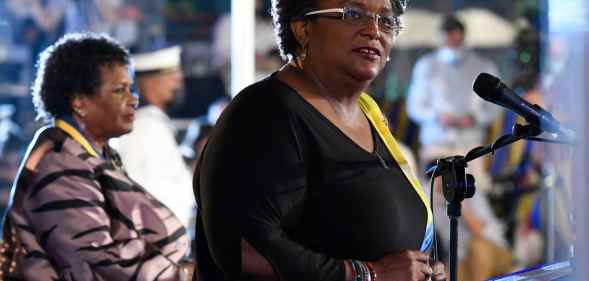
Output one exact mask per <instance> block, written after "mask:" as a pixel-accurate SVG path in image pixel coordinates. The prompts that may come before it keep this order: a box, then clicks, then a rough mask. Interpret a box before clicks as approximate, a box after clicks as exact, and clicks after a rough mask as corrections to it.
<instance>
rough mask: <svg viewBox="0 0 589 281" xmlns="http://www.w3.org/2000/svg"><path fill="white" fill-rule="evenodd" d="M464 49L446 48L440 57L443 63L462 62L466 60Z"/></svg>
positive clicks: (441, 51) (440, 53) (442, 50)
mask: <svg viewBox="0 0 589 281" xmlns="http://www.w3.org/2000/svg"><path fill="white" fill-rule="evenodd" d="M464 53H465V52H464V49H462V48H459V49H453V48H448V47H444V48H442V49H441V50H440V52H439V57H440V59H441V60H442V61H443V62H446V63H450V64H454V63H457V62H460V61H461V60H462V59H463V58H464Z"/></svg>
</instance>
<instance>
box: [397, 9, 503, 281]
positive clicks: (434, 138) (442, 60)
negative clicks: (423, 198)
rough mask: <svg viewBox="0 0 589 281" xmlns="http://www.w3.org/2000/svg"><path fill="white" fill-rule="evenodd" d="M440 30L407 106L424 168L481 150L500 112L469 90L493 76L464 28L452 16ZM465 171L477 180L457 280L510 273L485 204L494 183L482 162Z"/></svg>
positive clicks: (439, 205)
mask: <svg viewBox="0 0 589 281" xmlns="http://www.w3.org/2000/svg"><path fill="white" fill-rule="evenodd" d="M441 30H442V31H443V34H444V39H445V41H444V46H443V47H441V48H440V49H438V50H436V51H435V52H433V53H431V54H427V55H425V56H424V57H422V58H420V59H419V60H418V61H417V63H416V65H415V68H414V70H413V75H412V81H411V84H410V88H409V97H408V101H407V110H408V114H409V116H410V117H411V119H413V120H414V121H416V122H417V123H418V124H419V125H420V128H421V130H420V145H421V148H420V151H419V154H420V155H419V159H420V162H421V163H422V165H426V164H431V163H435V160H436V159H438V158H444V157H449V156H454V155H465V154H466V153H467V152H468V151H469V150H471V149H473V148H475V147H477V146H481V145H484V141H485V137H486V135H487V133H488V128H489V126H490V125H491V123H492V122H493V121H494V120H495V119H496V118H497V117H498V114H499V107H497V106H495V105H493V104H491V103H488V102H486V101H485V100H483V99H481V98H479V97H478V96H477V95H476V94H475V93H474V92H473V91H472V84H473V82H474V80H475V78H476V76H477V75H478V74H479V73H481V72H487V73H490V74H494V75H496V74H497V68H496V67H495V65H494V64H493V63H492V62H490V61H488V60H486V59H484V58H481V57H479V56H478V55H476V54H475V53H474V52H472V51H470V50H468V49H467V48H466V46H464V41H465V36H466V27H465V26H464V24H463V23H462V22H461V21H460V20H458V18H456V17H455V16H448V17H446V18H445V19H444V20H443V23H442V26H441ZM467 172H468V173H471V174H473V175H474V176H475V179H476V188H477V190H476V193H475V196H474V197H473V198H470V199H467V200H465V201H464V202H463V211H462V213H463V215H462V217H461V220H460V227H459V239H460V240H459V248H458V258H459V270H458V271H459V272H458V273H459V279H460V280H472V281H481V280H486V279H487V278H489V277H492V276H494V275H497V274H501V273H505V272H507V271H508V270H510V269H511V268H510V266H511V254H510V252H509V251H508V248H507V247H508V245H507V241H506V239H505V236H504V235H505V233H504V232H505V228H504V225H503V223H502V222H501V221H499V220H498V219H497V218H496V216H495V214H494V213H493V211H492V209H491V207H490V204H489V202H488V199H487V194H488V191H489V190H490V189H491V187H492V183H491V178H490V176H489V173H488V172H487V171H486V170H485V167H484V161H482V160H481V159H477V160H475V161H472V162H470V163H469V165H468V168H467ZM438 181H441V179H438ZM435 190H436V192H435V196H434V197H435V200H434V205H435V206H436V208H435V209H434V214H435V215H436V222H437V223H436V230H437V231H438V233H439V234H440V237H441V239H440V241H442V242H443V243H442V245H443V246H444V248H445V250H446V252H447V251H448V250H449V241H450V240H449V239H450V225H449V220H448V217H447V216H446V211H445V201H444V197H443V194H442V190H441V182H438V185H437V186H436V189H435Z"/></svg>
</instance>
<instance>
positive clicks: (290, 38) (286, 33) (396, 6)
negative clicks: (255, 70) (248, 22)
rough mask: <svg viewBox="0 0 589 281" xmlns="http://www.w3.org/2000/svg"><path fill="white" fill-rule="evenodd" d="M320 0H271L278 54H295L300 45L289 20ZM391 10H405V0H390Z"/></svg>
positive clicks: (396, 11)
mask: <svg viewBox="0 0 589 281" xmlns="http://www.w3.org/2000/svg"><path fill="white" fill-rule="evenodd" d="M317 1H320V0H272V19H273V22H274V33H276V37H277V42H278V47H279V48H280V56H281V57H282V58H283V59H284V60H289V59H291V58H294V57H296V56H297V50H298V49H299V48H301V45H300V44H299V42H298V41H297V39H296V38H295V36H294V33H293V32H292V30H291V29H290V22H291V21H293V20H297V19H302V18H303V17H304V15H305V14H306V13H307V12H310V11H312V10H313V9H315V7H316V3H317ZM390 1H391V5H392V7H393V10H394V11H395V13H397V14H398V15H401V14H403V13H404V12H405V8H406V7H407V0H390Z"/></svg>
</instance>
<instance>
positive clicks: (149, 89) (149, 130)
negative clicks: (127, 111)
mask: <svg viewBox="0 0 589 281" xmlns="http://www.w3.org/2000/svg"><path fill="white" fill-rule="evenodd" d="M180 55H181V48H180V47H179V46H174V47H168V48H163V49H159V50H155V51H152V52H146V53H140V54H135V55H133V62H134V67H135V75H136V81H137V90H138V92H139V95H140V97H141V99H142V101H141V105H140V107H139V109H138V110H137V113H136V118H135V123H134V129H133V131H132V132H131V133H129V134H127V135H124V136H122V137H120V138H119V139H118V140H117V141H116V142H113V145H114V146H115V148H116V149H117V151H118V152H119V154H120V155H121V160H122V161H123V164H124V165H125V168H126V169H127V172H128V173H129V176H130V177H131V178H132V179H134V180H136V181H137V182H139V183H140V184H141V185H142V186H143V187H145V189H147V190H148V191H149V192H150V193H151V194H153V195H154V196H155V197H156V198H157V199H158V200H160V201H161V202H162V203H164V205H166V206H167V207H168V208H170V209H171V210H172V211H173V212H174V214H176V216H177V217H178V218H179V219H180V221H181V222H182V224H184V226H185V227H190V226H191V225H192V222H193V221H194V216H195V211H196V205H195V200H194V195H193V192H192V188H191V186H192V176H191V173H190V171H189V170H188V167H187V166H186V163H185V162H184V159H183V158H182V154H181V153H180V149H179V146H178V143H177V142H176V130H175V128H174V125H173V124H172V120H171V119H170V117H168V115H167V114H166V109H167V106H168V105H169V104H171V103H172V102H173V101H174V98H175V93H176V92H177V91H178V90H179V89H180V88H181V87H182V73H181V70H180Z"/></svg>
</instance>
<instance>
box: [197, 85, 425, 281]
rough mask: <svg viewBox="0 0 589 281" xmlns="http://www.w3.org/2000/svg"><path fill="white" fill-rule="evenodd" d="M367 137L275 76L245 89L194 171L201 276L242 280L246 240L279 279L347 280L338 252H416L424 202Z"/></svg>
mask: <svg viewBox="0 0 589 281" xmlns="http://www.w3.org/2000/svg"><path fill="white" fill-rule="evenodd" d="M372 135H373V139H374V143H375V146H374V147H375V148H374V151H372V152H368V151H366V150H364V149H362V148H361V147H360V146H358V145H357V144H356V143H355V142H353V141H352V140H351V139H350V138H349V137H347V136H346V135H345V134H344V133H343V132H342V131H340V130H339V129H338V128H337V127H336V126H335V125H334V124H333V123H331V122H330V121H329V120H328V119H326V118H325V117H324V116H323V115H322V114H321V113H320V112H318V111H317V110H316V109H315V108H314V107H313V106H312V105H311V104H309V103H308V102H307V101H306V100H304V99H303V98H302V97H301V96H300V95H299V94H298V93H296V91H294V89H292V88H290V87H289V86H288V85H286V84H285V83H283V82H281V81H280V80H278V79H277V78H276V77H275V76H271V77H269V78H267V79H265V80H263V81H261V82H258V83H256V84H254V85H252V86H250V87H248V88H246V89H245V90H243V91H242V92H241V93H240V94H239V95H238V96H237V97H236V98H235V99H234V100H233V102H232V103H231V104H230V105H229V106H228V108H227V109H226V110H225V112H224V113H223V115H222V116H221V118H220V120H219V122H218V123H217V125H216V127H215V129H214V130H213V133H212V135H211V137H210V139H209V143H208V144H207V146H206V149H205V151H204V154H203V156H202V157H203V158H202V159H201V163H200V164H199V168H197V171H196V174H195V194H196V196H197V200H198V203H199V204H198V205H199V207H200V208H201V210H200V212H199V218H198V226H197V228H198V230H197V237H196V239H197V243H198V245H197V263H198V265H199V270H200V272H201V275H202V276H201V277H202V278H203V279H204V280H205V281H208V280H239V279H240V278H241V279H243V278H244V277H243V276H241V277H239V272H240V269H241V264H240V262H241V259H240V254H241V247H240V241H241V239H242V238H243V239H245V240H247V241H248V242H249V243H250V244H251V245H252V246H253V247H254V248H255V249H256V250H257V251H258V252H259V253H260V254H261V255H263V256H264V257H265V258H266V259H267V260H268V261H269V262H270V264H271V265H272V267H273V269H274V272H275V273H276V274H278V275H279V276H280V278H281V280H296V281H301V280H344V279H345V269H344V264H343V262H342V261H343V260H344V259H358V260H375V259H378V258H379V257H382V256H384V255H385V254H389V253H396V252H400V251H402V250H406V249H409V250H419V249H420V246H421V245H422V241H423V240H424V234H425V229H426V224H427V211H426V207H425V205H424V204H423V202H422V201H421V200H420V198H419V196H418V194H417V193H416V191H415V189H413V188H412V186H411V184H410V183H409V181H408V180H407V179H406V178H405V177H404V175H403V173H402V171H401V169H400V168H399V166H398V165H397V163H396V162H395V161H394V159H393V157H392V156H391V155H390V153H389V152H388V150H387V148H386V147H385V145H384V143H383V141H382V140H381V139H380V138H379V136H378V134H377V133H376V131H375V130H374V129H373V130H372ZM213 261H215V262H216V263H215V262H213Z"/></svg>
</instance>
